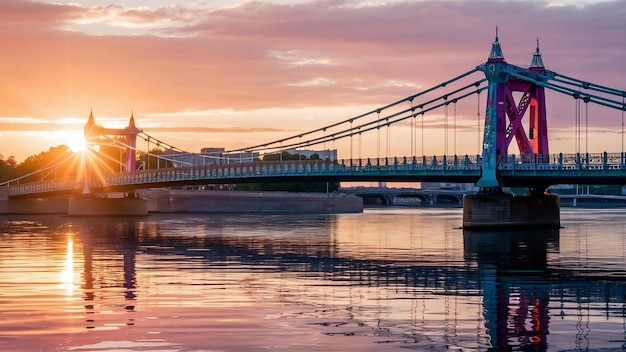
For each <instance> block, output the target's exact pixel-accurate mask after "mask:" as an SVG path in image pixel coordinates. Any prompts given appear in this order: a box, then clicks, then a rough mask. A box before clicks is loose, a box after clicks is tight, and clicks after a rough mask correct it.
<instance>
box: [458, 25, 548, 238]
mask: <svg viewBox="0 0 626 352" xmlns="http://www.w3.org/2000/svg"><path fill="white" fill-rule="evenodd" d="M478 69H480V70H481V71H483V72H484V74H485V76H486V78H487V82H488V87H487V89H488V94H487V111H486V113H485V130H484V135H483V151H482V170H481V177H480V179H479V180H478V182H476V185H477V186H478V187H480V190H479V192H478V194H473V195H465V196H464V197H463V227H464V228H481V227H482V228H495V227H558V226H560V214H559V208H560V205H559V197H558V195H550V194H547V192H546V190H547V186H548V185H540V184H538V185H533V187H531V189H530V191H529V192H528V194H526V195H523V196H513V195H511V194H505V193H504V192H502V188H501V186H502V184H501V183H500V181H499V180H498V175H497V169H498V163H499V162H500V160H501V158H502V157H503V156H506V155H508V154H509V153H508V149H509V145H510V143H511V141H512V140H513V139H514V138H515V141H516V142H517V147H518V149H519V152H520V154H521V157H522V160H520V161H521V162H524V161H531V160H532V161H534V162H537V161H539V162H549V160H546V159H544V158H545V156H548V155H549V149H548V126H547V121H546V100H545V92H544V88H543V87H542V86H540V85H538V84H536V83H535V82H536V80H538V81H547V80H548V79H549V77H548V76H547V74H546V70H545V67H544V66H543V60H542V58H541V52H540V51H539V41H538V40H537V50H536V51H535V54H534V55H533V58H532V61H531V64H530V67H529V68H528V69H525V70H524V69H521V68H518V67H516V66H513V65H509V64H507V63H506V60H505V59H504V54H503V53H502V48H501V46H500V41H499V39H498V29H497V28H496V38H495V40H494V42H493V44H492V46H491V53H490V54H489V58H488V59H487V62H486V63H484V64H483V65H480V66H478ZM511 72H514V74H515V75H513V74H511ZM519 75H529V76H532V77H533V78H534V80H528V81H527V80H523V79H520V78H518V77H519ZM516 76H517V77H516ZM520 95H521V97H520V98H519V100H517V101H516V99H515V97H516V96H520ZM527 112H528V115H529V123H528V133H527V132H526V129H525V128H524V125H523V124H522V122H523V121H522V120H523V117H524V116H525V115H526V113H527ZM525 159H527V160H525Z"/></svg>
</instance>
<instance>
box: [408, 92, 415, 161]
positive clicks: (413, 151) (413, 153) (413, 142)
mask: <svg viewBox="0 0 626 352" xmlns="http://www.w3.org/2000/svg"><path fill="white" fill-rule="evenodd" d="M409 102H410V103H411V127H410V128H411V157H413V156H415V130H414V128H415V115H414V114H413V97H411V98H409Z"/></svg>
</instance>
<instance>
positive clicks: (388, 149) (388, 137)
mask: <svg viewBox="0 0 626 352" xmlns="http://www.w3.org/2000/svg"><path fill="white" fill-rule="evenodd" d="M390 139H391V124H390V123H389V119H387V159H389V152H390V149H391V142H390V141H389V140H390Z"/></svg>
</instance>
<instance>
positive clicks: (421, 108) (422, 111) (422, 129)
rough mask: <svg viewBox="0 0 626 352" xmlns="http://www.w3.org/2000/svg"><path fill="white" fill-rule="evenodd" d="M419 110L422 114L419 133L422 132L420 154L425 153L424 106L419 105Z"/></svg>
mask: <svg viewBox="0 0 626 352" xmlns="http://www.w3.org/2000/svg"><path fill="white" fill-rule="evenodd" d="M420 111H421V114H422V128H421V133H422V137H421V138H422V150H421V151H422V156H424V155H426V153H425V152H424V108H423V107H421V106H420Z"/></svg>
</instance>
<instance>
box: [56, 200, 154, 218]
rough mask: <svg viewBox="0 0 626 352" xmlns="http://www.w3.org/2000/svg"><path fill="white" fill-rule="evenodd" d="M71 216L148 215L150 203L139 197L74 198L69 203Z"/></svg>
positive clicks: (68, 212) (68, 208)
mask: <svg viewBox="0 0 626 352" xmlns="http://www.w3.org/2000/svg"><path fill="white" fill-rule="evenodd" d="M67 215H70V216H133V215H148V202H147V201H146V199H143V198H137V197H130V198H129V197H124V198H98V197H74V198H70V199H69V201H68V207H67Z"/></svg>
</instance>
